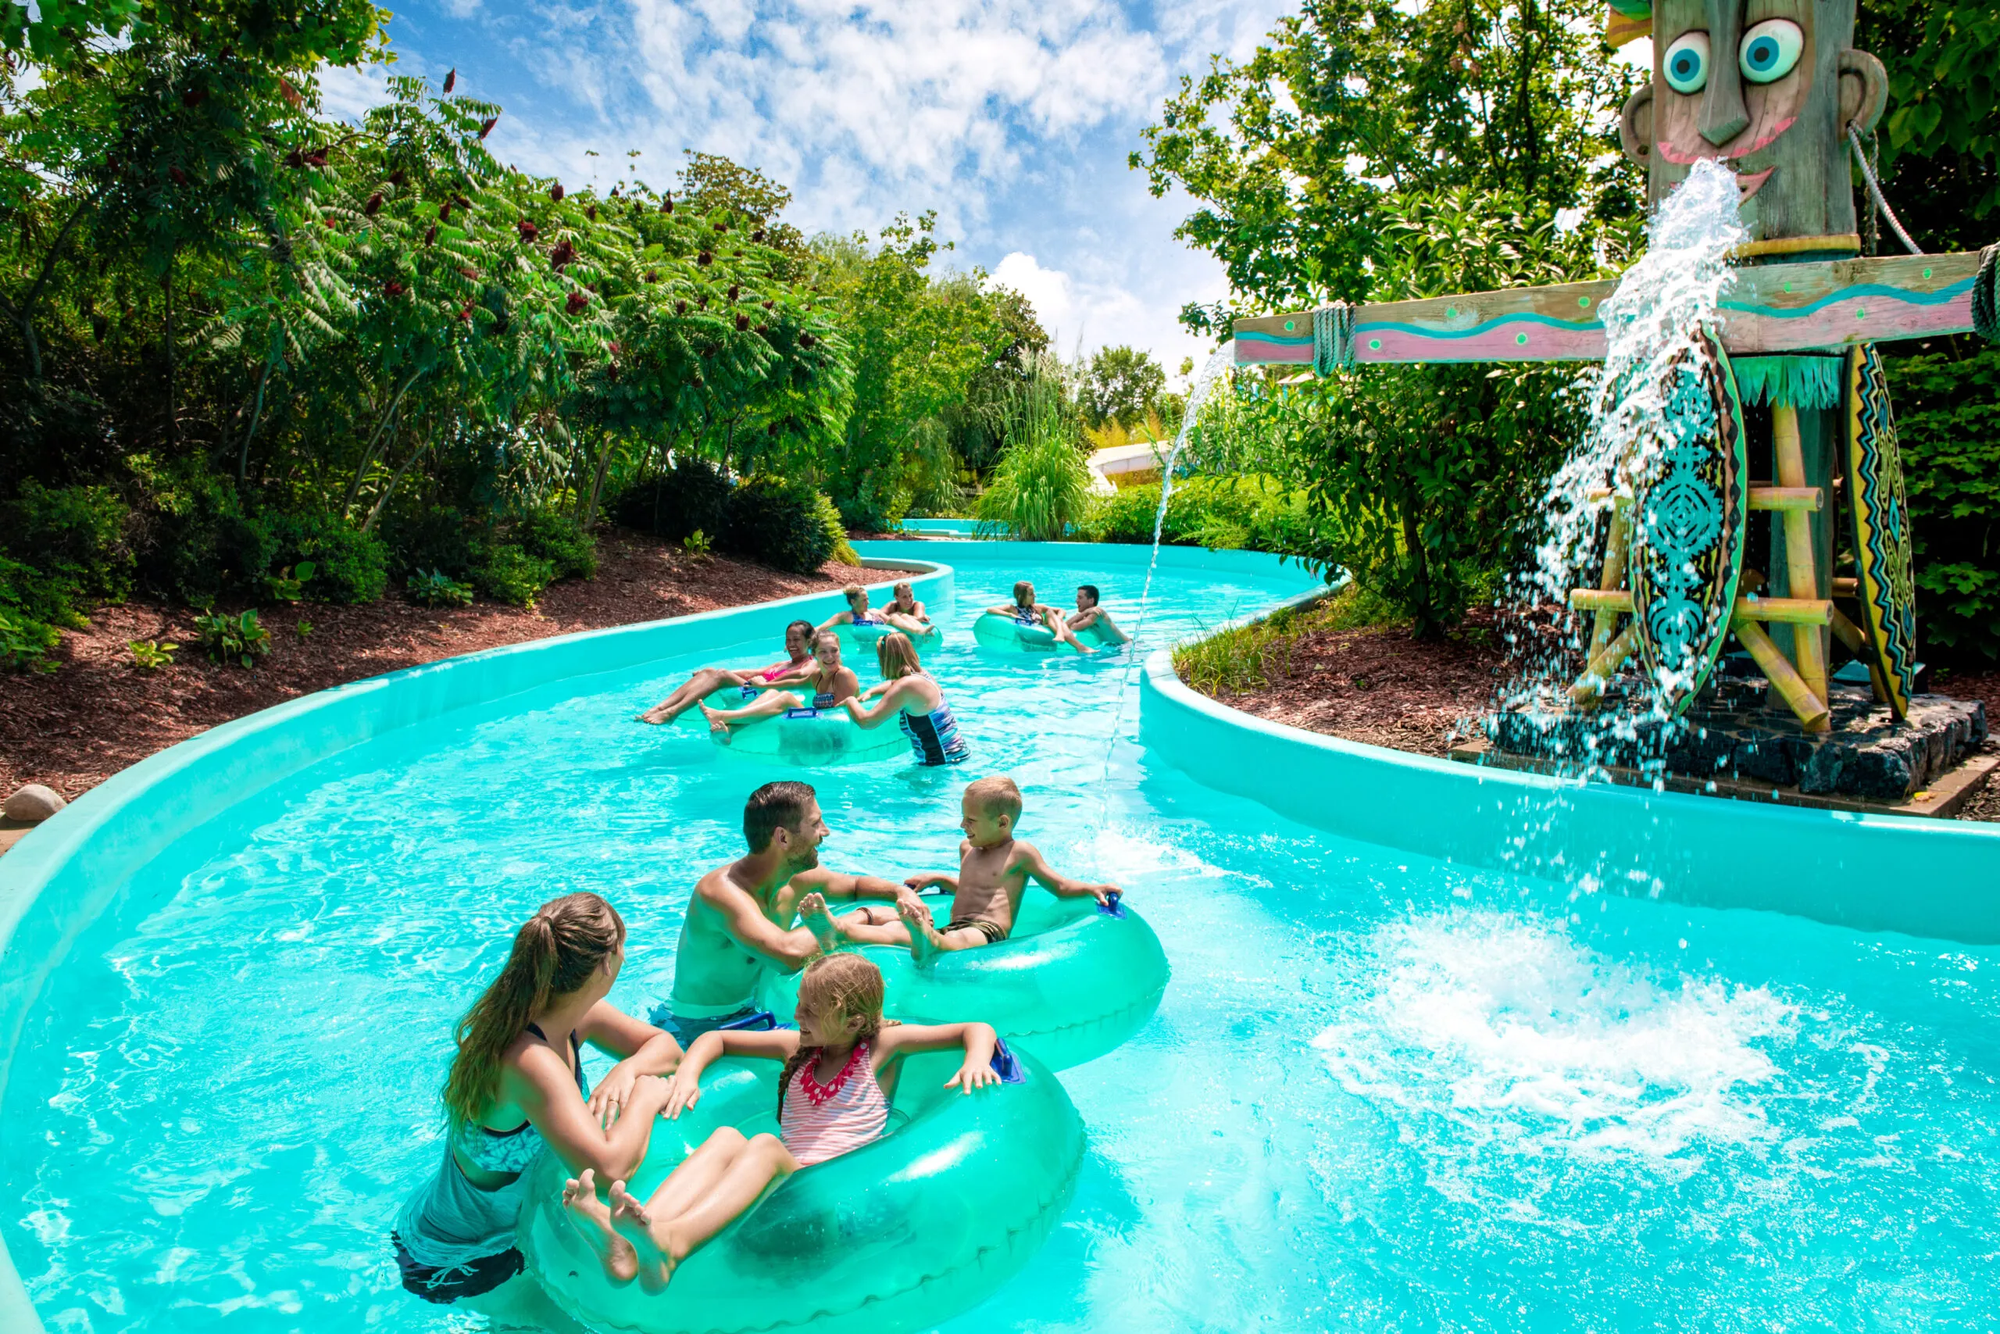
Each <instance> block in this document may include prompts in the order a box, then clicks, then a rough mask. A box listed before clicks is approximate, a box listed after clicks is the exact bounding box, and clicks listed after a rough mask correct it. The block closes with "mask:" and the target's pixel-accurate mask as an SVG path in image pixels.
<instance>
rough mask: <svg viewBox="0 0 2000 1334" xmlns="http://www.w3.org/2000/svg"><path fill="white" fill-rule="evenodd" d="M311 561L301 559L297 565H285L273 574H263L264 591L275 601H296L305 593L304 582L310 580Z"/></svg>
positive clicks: (312, 567)
mask: <svg viewBox="0 0 2000 1334" xmlns="http://www.w3.org/2000/svg"><path fill="white" fill-rule="evenodd" d="M313 572H314V566H313V563H312V562H311V561H309V560H302V561H300V562H299V563H298V564H297V565H287V566H285V567H284V568H283V569H281V570H279V571H277V572H276V573H274V574H267V575H265V576H264V592H265V593H266V594H267V595H268V596H269V597H270V598H271V599H272V600H273V601H276V602H297V601H298V600H299V599H300V598H302V597H304V596H305V595H306V584H307V583H309V582H310V581H311V580H312V577H313Z"/></svg>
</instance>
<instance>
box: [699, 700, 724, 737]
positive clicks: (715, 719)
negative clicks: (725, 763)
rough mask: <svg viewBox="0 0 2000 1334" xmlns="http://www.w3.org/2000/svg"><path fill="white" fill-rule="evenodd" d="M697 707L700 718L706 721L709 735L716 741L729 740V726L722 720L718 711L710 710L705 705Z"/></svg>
mask: <svg viewBox="0 0 2000 1334" xmlns="http://www.w3.org/2000/svg"><path fill="white" fill-rule="evenodd" d="M699 707H700V709H701V716H702V717H704V718H706V719H708V730H709V733H710V734H711V735H712V736H714V738H715V739H716V740H717V741H727V740H729V724H728V723H727V722H725V721H724V720H723V718H722V716H721V713H720V711H719V710H716V709H711V708H709V707H708V705H706V704H703V705H700V706H699Z"/></svg>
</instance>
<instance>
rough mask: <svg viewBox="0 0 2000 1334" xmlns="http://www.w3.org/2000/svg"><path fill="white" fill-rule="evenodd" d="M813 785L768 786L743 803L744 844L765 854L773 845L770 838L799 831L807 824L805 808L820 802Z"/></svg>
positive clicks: (765, 785) (787, 782) (784, 783)
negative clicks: (765, 850)
mask: <svg viewBox="0 0 2000 1334" xmlns="http://www.w3.org/2000/svg"><path fill="white" fill-rule="evenodd" d="M818 796H819V794H818V793H816V792H814V791H813V790H812V784H810V783H800V782H795V781H792V780H790V779H786V780H784V781H782V782H777V783H766V784H764V786H762V787H760V788H758V789H757V790H756V791H755V792H752V793H751V794H750V800H748V801H746V802H744V803H743V841H744V842H745V843H748V844H749V845H750V851H752V852H762V851H763V850H764V849H765V848H768V847H770V846H771V835H772V834H773V833H774V832H776V831H777V830H779V829H788V830H791V831H793V832H797V830H798V827H799V825H800V824H802V823H803V822H804V821H805V818H806V808H807V807H809V806H811V805H812V804H813V802H814V801H815V800H817V799H818Z"/></svg>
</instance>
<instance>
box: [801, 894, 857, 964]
mask: <svg viewBox="0 0 2000 1334" xmlns="http://www.w3.org/2000/svg"><path fill="white" fill-rule="evenodd" d="M799 920H800V921H801V922H804V923H805V925H806V930H808V931H810V932H812V933H813V939H814V940H816V941H818V942H819V947H820V950H821V951H822V952H824V953H827V954H832V953H833V952H835V951H836V950H838V949H839V948H840V947H841V946H842V945H843V944H845V943H846V941H845V940H843V939H842V937H841V934H840V926H839V924H838V923H836V922H835V921H834V920H833V914H832V913H830V912H828V911H827V910H826V896H825V895H823V894H820V893H818V892H814V893H811V894H808V895H806V896H805V897H804V898H803V899H800V900H799Z"/></svg>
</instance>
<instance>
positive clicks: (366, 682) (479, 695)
mask: <svg viewBox="0 0 2000 1334" xmlns="http://www.w3.org/2000/svg"><path fill="white" fill-rule="evenodd" d="M862 545H867V544H865V543H864V544H862ZM894 554H895V557H896V558H895V559H889V558H886V557H884V556H880V555H869V554H867V553H863V556H862V568H863V569H864V570H866V569H869V568H874V569H881V568H885V567H887V568H901V569H913V568H920V567H921V568H926V569H928V570H929V573H927V574H923V575H921V576H919V577H918V578H917V579H915V580H913V581H912V582H913V583H914V584H915V585H916V593H917V596H918V597H920V598H923V599H925V600H932V599H940V598H944V599H948V598H950V597H951V596H952V593H953V590H954V586H955V578H956V576H955V573H954V571H953V569H952V567H951V566H950V565H948V564H946V563H944V562H942V561H939V560H936V559H932V558H931V557H929V556H924V555H919V554H917V553H915V552H910V553H908V554H905V553H904V552H903V551H902V550H900V549H899V550H898V551H896V552H895V553H894ZM870 587H871V588H875V587H886V584H882V585H877V584H872V583H871V585H870ZM841 606H842V603H841V597H840V593H839V591H838V590H837V589H829V590H828V591H826V592H824V593H804V594H800V595H798V596H795V597H789V598H779V599H776V600H774V601H770V602H758V603H751V604H749V605H747V606H741V607H725V608H721V609H718V610H716V611H706V612H696V613H693V614H691V615H688V616H675V617H669V618H666V619H664V620H657V621H641V622H637V623H634V624H632V625H621V626H612V627H609V628H606V629H601V630H583V631H578V632H576V633H574V634H568V635H555V636H551V637H550V638H547V639H535V640H529V641H527V642H526V643H521V644H509V645H506V646H504V647H501V648H494V649H485V650H482V651H480V652H477V653H467V654H461V655H459V656H457V657H452V658H442V659H439V660H438V661H436V662H430V663H423V664H421V665H419V666H416V667H407V668H404V669H402V670H400V671H395V672H389V673H386V674H384V675H381V676H372V677H366V678H364V679H362V680H359V681H352V682H348V683H347V684H345V685H339V686H334V687H332V688H330V689H327V690H321V691H317V692H315V693H313V694H310V695H301V696H299V697H298V698H297V699H292V700H287V701H285V702H284V703H282V704H276V705H273V706H272V707H270V708H268V709H261V710H259V711H258V712H256V713H251V714H246V715H244V716H243V717H241V718H236V719H232V720H231V721H229V722H226V723H222V724H220V725H218V726H216V727H212V728H210V729H209V730H208V731H206V732H202V733H200V734H198V735H196V736H192V737H190V738H188V739H187V740H186V741H182V742H180V743H178V744H176V745H173V746H169V747H167V748H166V749H165V750H162V751H158V752H156V753H155V754H152V755H149V756H147V757H146V758H145V759H143V760H141V761H139V763H137V764H135V765H132V766H131V767H130V768H127V769H123V770H120V771H119V772H118V773H116V774H113V775H112V776H111V777H110V778H108V779H106V780H105V781H104V782H102V783H100V784H98V785H97V786H96V787H94V788H92V789H91V790H90V791H88V792H85V793H84V794H83V795H81V796H80V797H78V798H77V799H76V800H75V801H73V802H71V803H70V804H69V805H68V806H67V807H65V808H64V809H63V810H62V811H60V812H58V813H57V814H56V815H55V816H53V817H52V818H50V819H49V820H47V821H45V822H43V823H42V824H40V825H38V826H36V827H35V828H34V829H32V830H30V831H29V833H28V834H27V835H26V836H25V837H24V838H22V839H21V840H20V841H19V842H18V843H16V844H15V845H14V846H13V847H12V848H11V849H10V850H9V851H8V853H7V855H6V856H5V857H0V1107H4V1106H5V1104H6V1098H7V1092H8V1080H9V1076H10V1075H11V1073H12V1071H13V1063H14V1053H15V1050H16V1048H17V1046H18V1044H19V1042H20V1036H21V1030H22V1025H23V1024H24V1023H25V1022H26V1019H27V1015H28V1011H29V1010H30V1009H31V1008H32V1007H33V1005H34V1003H35V1000H36V998H37V997H38V996H40V994H41V991H42V987H43V984H44V983H45V981H46V979H47V978H48V975H49V974H50V972H52V971H53V970H54V969H55V968H56V967H58V966H59V965H60V964H61V962H62V959H63V956H64V955H66V954H67V953H68V950H69V947H70V945H71V944H72V943H73V942H74V940H75V939H76V937H77V936H78V934H80V933H81V932H82V931H83V930H84V929H85V928H87V927H88V926H89V924H90V923H91V922H92V921H94V920H96V919H97V917H98V916H99V915H100V914H101V913H102V912H103V910H104V908H105V907H106V905H107V904H109V903H110V902H111V900H112V899H113V898H114V897H115V896H116V895H117V894H118V893H119V892H120V891H121V890H122V888H123V886H124V885H125V883H126V881H127V880H128V879H129V877H130V876H131V874H132V873H133V872H134V871H135V870H137V869H138V868H139V867H140V866H142V865H144V863H145V862H146V861H147V860H149V859H150V857H151V856H152V855H154V854H155V853H156V852H157V851H158V850H159V849H161V848H163V847H164V846H166V844H167V843H169V842H171V841H172V840H173V839H174V838H177V837H179V836H180V835H182V834H184V833H187V832H189V831H190V830H193V829H195V828H197V827H199V826H200V825H202V824H204V823H206V822H207V821H208V820H210V819H212V818H214V817H215V816H216V815H217V814H219V813H220V812H221V811H222V810H223V809H225V808H226V807H227V806H228V805H230V804H231V803H232V802H234V801H237V800H240V799H242V798H244V797H247V796H249V795H251V794H253V793H255V792H257V791H260V790H262V789H263V788H265V787H268V786H270V785H271V784H272V783H276V782H279V781H281V780H282V779H284V778H285V777H287V776H288V775H290V774H293V773H296V772H297V771H299V770H300V769H303V768H305V767H307V766H308V765H311V764H315V763H317V762H319V761H320V760H323V759H325V758H327V757H328V756H330V755H333V754H336V753H338V752H339V751H342V750H345V749H347V748H349V747H351V746H355V745H359V744H361V743H363V742H366V741H368V740H371V739H373V738H375V737H377V736H381V735H383V734H385V733H387V732H391V731H394V730H397V729H399V728H402V727H408V726H412V725H414V724H417V723H421V722H424V721H427V720H429V719H432V718H436V717H439V716H441V715H443V714H446V713H451V712H454V711H456V710H459V709H463V708H468V707H472V706H475V705H481V704H488V703H491V702H493V701H494V700H498V699H504V698H506V697H508V696H510V695H516V694H520V693H521V692H523V691H526V690H533V689H536V688H539V687H541V686H545V685H548V684H550V683H552V682H555V681H559V680H564V679H568V678H571V677H582V676H590V675H596V674H598V673H601V672H607V671H617V670H621V669H626V668H630V667H633V666H637V665H639V664H641V663H644V662H646V661H649V660H654V659H660V658H668V657H675V656H679V655H680V654H684V653H693V652H702V651H705V650H709V649H717V650H719V649H723V648H727V647H730V646H733V645H737V644H741V643H743V642H744V641H746V640H749V639H752V638H755V637H757V636H758V635H760V634H764V633H767V632H768V633H769V634H770V635H771V636H772V637H774V638H775V636H776V635H777V634H778V633H779V632H780V631H781V630H782V628H783V626H784V624H785V622H786V621H789V620H792V619H794V618H795V616H796V614H797V613H798V612H800V611H802V610H807V609H812V610H814V611H816V612H817V613H818V614H817V615H816V616H815V617H814V619H815V620H821V619H824V618H825V617H826V616H828V615H831V614H832V613H833V612H834V611H836V610H838V609H840V607H841ZM142 816H151V817H153V818H152V819H150V820H148V819H142V818H141V817H142ZM161 816H164V817H165V819H161V818H159V817H161ZM0 1329H5V1330H8V1331H10V1334H12V1332H13V1331H19V1332H20V1334H39V1331H41V1330H42V1329H43V1326H42V1324H41V1322H40V1319H39V1317H38V1316H36V1314H35V1312H34V1307H33V1304H32V1303H31V1302H30V1301H29V1300H28V1294H27V1289H26V1288H25V1287H24V1286H23V1284H22V1282H21V1279H20V1276H19V1275H18V1274H17V1273H16V1272H15V1269H14V1264H13V1259H12V1257H11V1255H10V1253H9V1251H8V1248H7V1245H6V1238H5V1237H0Z"/></svg>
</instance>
